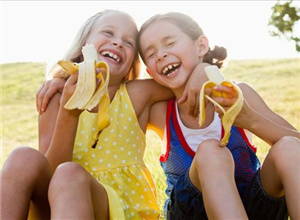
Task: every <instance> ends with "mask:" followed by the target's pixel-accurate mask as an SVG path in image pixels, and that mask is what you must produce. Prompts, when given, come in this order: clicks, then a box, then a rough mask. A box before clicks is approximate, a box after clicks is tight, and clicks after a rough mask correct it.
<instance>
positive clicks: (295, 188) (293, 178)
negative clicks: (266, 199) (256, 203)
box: [260, 137, 300, 219]
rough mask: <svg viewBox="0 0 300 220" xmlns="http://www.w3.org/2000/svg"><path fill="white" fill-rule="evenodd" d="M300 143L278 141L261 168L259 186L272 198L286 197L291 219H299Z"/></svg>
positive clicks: (296, 140)
mask: <svg viewBox="0 0 300 220" xmlns="http://www.w3.org/2000/svg"><path fill="white" fill-rule="evenodd" d="M299 167H300V141H299V140H298V139H297V138H294V137H284V138H282V139H280V140H279V141H278V142H277V143H276V144H275V145H274V146H273V147H272V148H271V149H270V151H269V153H268V155H267V157H266V159H265V161H264V163H263V165H262V168H261V174H260V175H261V184H262V186H263V188H264V190H265V191H266V192H267V193H268V194H269V195H270V196H273V197H282V196H284V195H285V196H286V202H287V207H288V211H289V215H290V217H291V219H300V171H299Z"/></svg>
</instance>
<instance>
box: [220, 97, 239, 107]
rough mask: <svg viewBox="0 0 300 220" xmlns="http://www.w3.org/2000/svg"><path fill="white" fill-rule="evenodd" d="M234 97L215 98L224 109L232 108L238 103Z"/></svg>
mask: <svg viewBox="0 0 300 220" xmlns="http://www.w3.org/2000/svg"><path fill="white" fill-rule="evenodd" d="M236 99H237V98H234V97H214V100H215V101H216V102H217V103H219V104H220V105H221V106H223V107H230V106H232V105H233V104H234V103H235V102H236Z"/></svg>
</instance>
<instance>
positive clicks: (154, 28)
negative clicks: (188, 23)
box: [142, 20, 182, 37]
mask: <svg viewBox="0 0 300 220" xmlns="http://www.w3.org/2000/svg"><path fill="white" fill-rule="evenodd" d="M153 32H155V36H157V37H165V36H168V35H177V34H181V33H182V30H181V29H180V28H179V27H177V26H176V25H175V24H173V23H171V22H170V21H167V20H160V21H154V22H153V23H152V24H150V25H149V26H148V27H147V28H146V29H145V30H144V32H143V33H142V37H143V36H146V37H147V35H149V34H153Z"/></svg>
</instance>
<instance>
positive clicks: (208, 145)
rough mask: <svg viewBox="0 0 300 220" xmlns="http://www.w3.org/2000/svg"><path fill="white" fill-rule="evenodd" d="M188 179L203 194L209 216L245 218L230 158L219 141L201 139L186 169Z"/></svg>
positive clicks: (227, 151)
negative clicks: (187, 169) (187, 170)
mask: <svg viewBox="0 0 300 220" xmlns="http://www.w3.org/2000/svg"><path fill="white" fill-rule="evenodd" d="M189 175H190V179H191V181H192V183H193V185H194V186H196V187H197V188H198V189H199V190H200V191H201V192H202V195H203V200H204V205H205V210H206V214H207V217H208V218H209V219H247V214H246V212H245V209H244V206H243V204H242V201H241V198H240V196H239V193H238V190H237V187H236V184H235V180H234V161H233V158H232V155H231V153H230V151H229V150H228V149H227V148H226V147H220V146H219V141H216V140H207V141H204V142H202V143H201V144H200V145H199V147H198V150H197V153H196V155H195V157H194V160H193V163H192V166H191V168H190V173H189Z"/></svg>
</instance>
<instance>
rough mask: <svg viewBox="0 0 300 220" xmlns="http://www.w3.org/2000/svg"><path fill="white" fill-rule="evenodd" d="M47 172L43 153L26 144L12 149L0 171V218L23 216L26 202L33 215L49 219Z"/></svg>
mask: <svg viewBox="0 0 300 220" xmlns="http://www.w3.org/2000/svg"><path fill="white" fill-rule="evenodd" d="M51 176H52V170H51V167H50V164H49V163H48V161H47V159H46V158H45V157H44V155H43V154H41V153H40V152H38V151H36V150H34V149H33V148H29V147H20V148H17V149H16V150H14V151H13V152H12V153H11V155H10V156H9V157H8V159H7V160H6V162H5V164H4V166H3V168H2V171H1V175H0V190H1V191H0V192H1V195H0V198H1V199H0V213H1V214H0V219H3V220H4V219H27V216H28V210H29V207H30V202H31V205H32V208H33V209H34V210H35V211H34V213H33V214H34V215H35V216H36V217H37V219H49V217H50V208H49V203H48V199H47V192H48V186H49V182H50V179H51Z"/></svg>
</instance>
